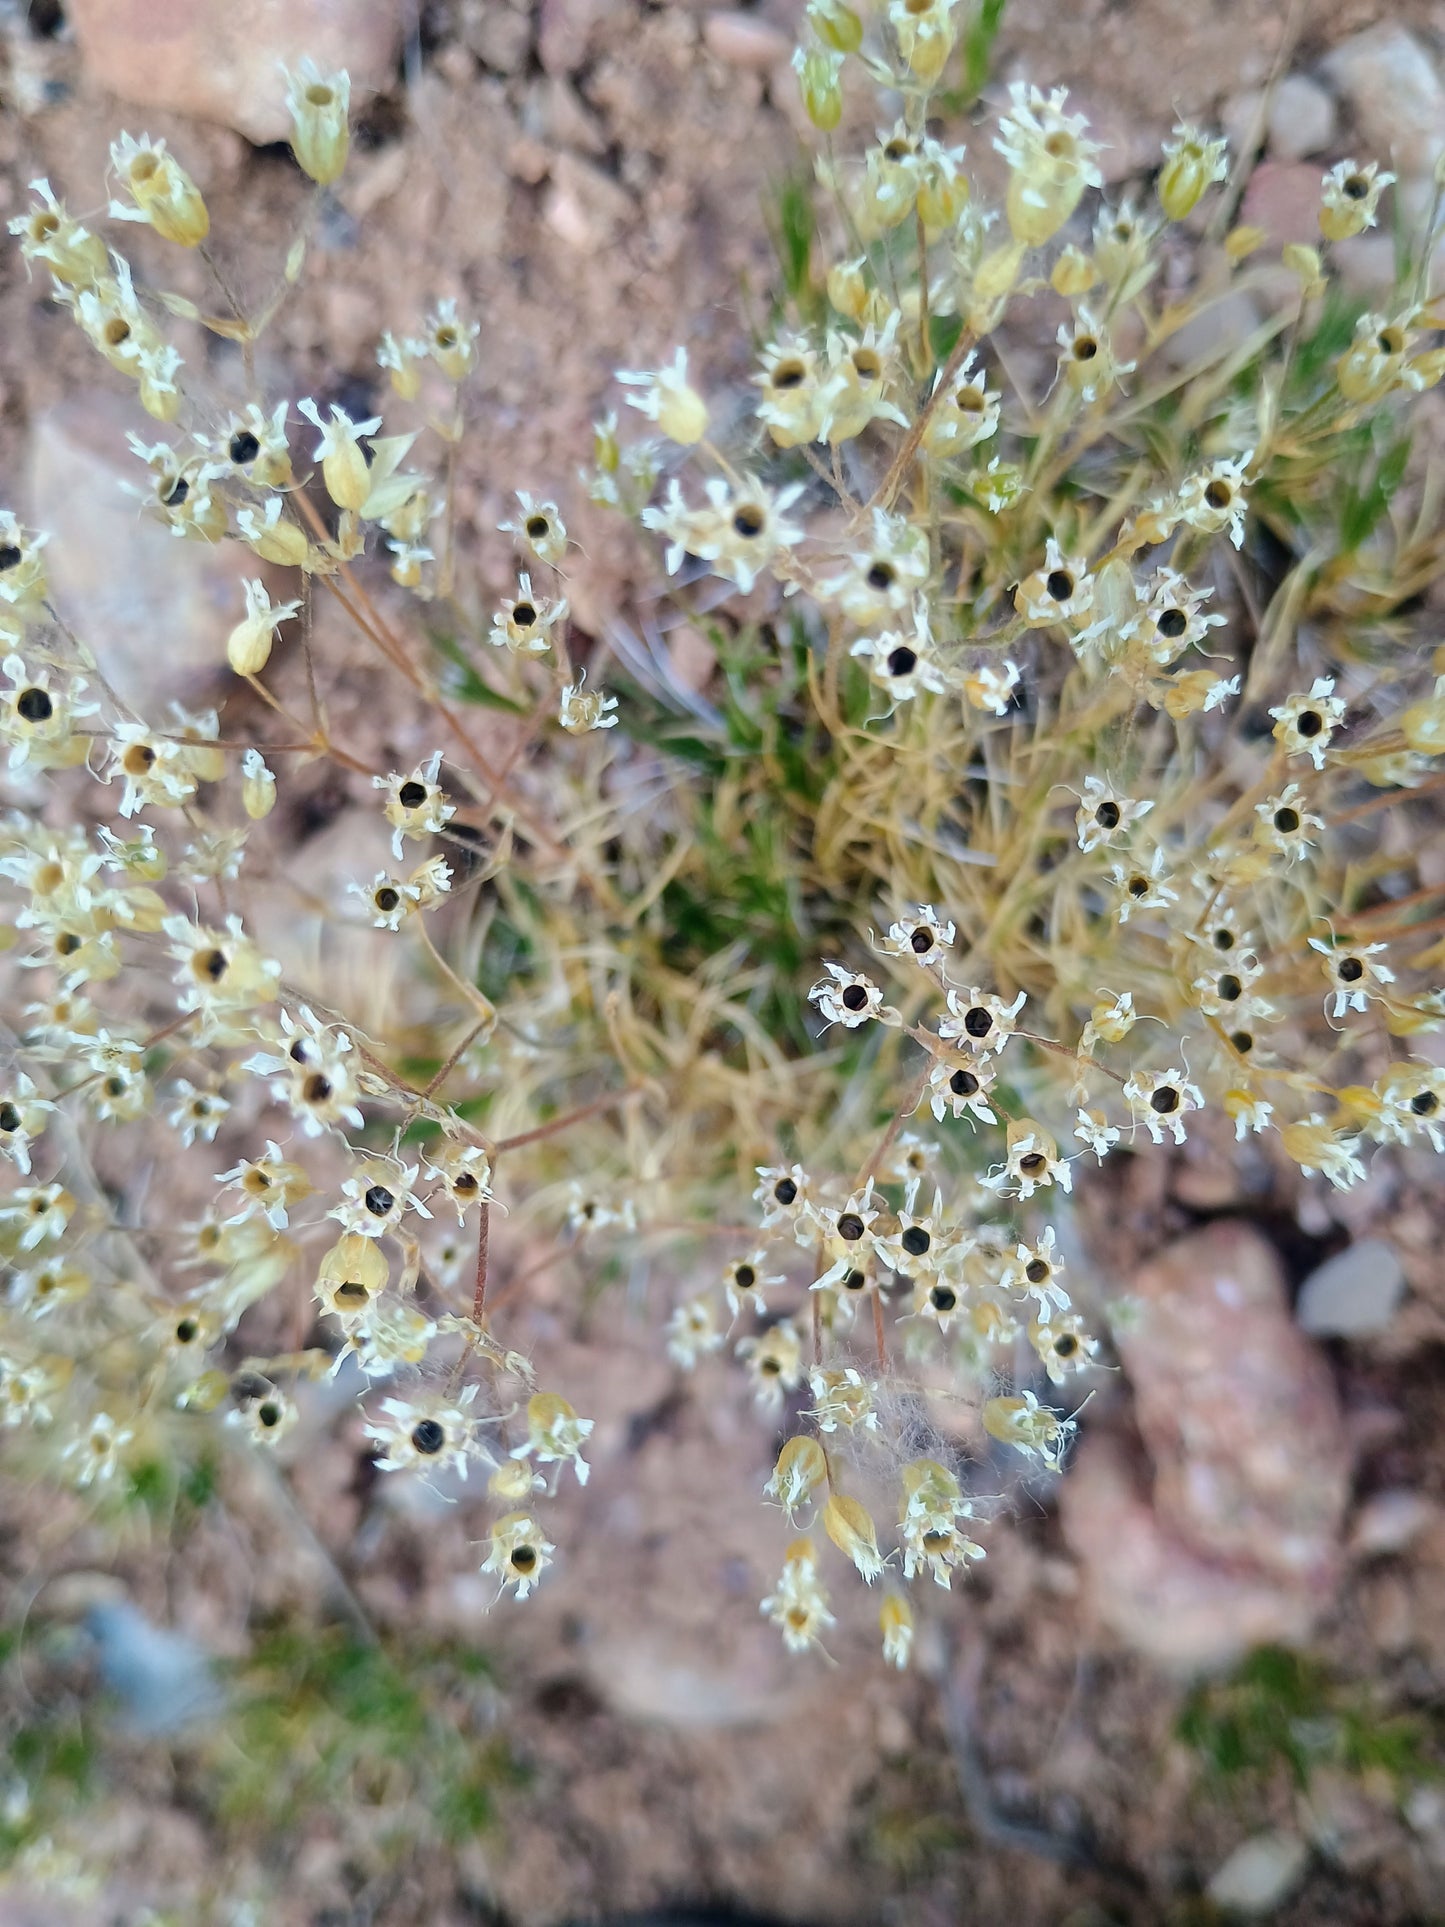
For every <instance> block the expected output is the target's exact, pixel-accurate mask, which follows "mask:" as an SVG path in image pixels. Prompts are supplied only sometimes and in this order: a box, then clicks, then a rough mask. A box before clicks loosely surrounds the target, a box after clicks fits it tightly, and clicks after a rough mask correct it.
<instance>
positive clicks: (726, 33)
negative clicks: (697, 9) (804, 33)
mask: <svg viewBox="0 0 1445 1927" xmlns="http://www.w3.org/2000/svg"><path fill="white" fill-rule="evenodd" d="M702 38H703V44H704V46H705V47H706V48H707V50H708V52H709V53H710V54H711V55H712V57H713V58H714V60H720V61H721V62H722V63H723V65H724V66H725V67H741V68H743V69H744V70H746V71H748V72H750V73H755V74H766V73H771V72H772V70H773V68H774V67H779V66H781V65H782V64H783V62H784V61H786V60H788V59H789V58H790V57H791V55H792V51H793V43H792V41H791V40H789V38H788V36H787V35H786V34H785V33H783V32H781V31H780V29H778V28H777V27H774V26H771V25H769V23H768V22H767V21H766V20H760V19H759V18H758V16H757V15H756V14H755V13H734V12H731V11H728V12H721V13H710V14H708V16H707V17H706V19H705V20H704V21H703V23H702Z"/></svg>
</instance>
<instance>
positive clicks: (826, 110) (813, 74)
mask: <svg viewBox="0 0 1445 1927" xmlns="http://www.w3.org/2000/svg"><path fill="white" fill-rule="evenodd" d="M793 71H794V72H795V73H796V74H797V76H798V88H799V91H800V92H801V94H802V96H803V111H804V112H805V113H806V114H807V116H808V119H809V120H810V121H812V123H813V125H814V126H815V127H816V128H817V129H818V130H819V132H820V133H823V134H831V133H832V131H833V129H834V128H835V127H836V126H837V125H838V123H839V121H840V120H842V118H843V90H842V88H841V87H840V86H839V84H838V76H839V75H840V74H841V73H842V71H843V56H842V54H835V53H831V52H830V51H829V50H828V49H827V48H826V47H810V48H807V49H806V50H805V49H804V48H802V47H799V48H798V50H797V52H796V53H795V54H794V55H793Z"/></svg>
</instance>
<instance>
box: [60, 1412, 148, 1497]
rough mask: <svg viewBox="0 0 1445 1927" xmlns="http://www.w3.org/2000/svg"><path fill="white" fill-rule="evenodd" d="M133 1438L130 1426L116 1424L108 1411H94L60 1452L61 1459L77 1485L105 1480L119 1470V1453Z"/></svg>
mask: <svg viewBox="0 0 1445 1927" xmlns="http://www.w3.org/2000/svg"><path fill="white" fill-rule="evenodd" d="M134 1437H135V1432H134V1430H133V1428H131V1427H130V1426H125V1425H120V1424H118V1423H117V1421H116V1420H115V1419H113V1418H112V1417H111V1415H110V1413H109V1412H96V1413H94V1414H93V1415H92V1417H91V1420H90V1424H89V1425H88V1426H87V1428H86V1430H85V1431H84V1433H82V1435H81V1436H80V1437H79V1438H75V1439H72V1440H71V1442H70V1444H69V1445H67V1446H66V1448H65V1450H64V1452H62V1453H61V1462H62V1464H64V1465H65V1466H66V1467H67V1468H68V1469H69V1471H70V1472H71V1474H72V1476H73V1477H74V1479H75V1483H76V1484H77V1485H79V1486H89V1485H94V1484H95V1482H96V1480H97V1479H99V1480H100V1481H101V1482H102V1483H104V1482H106V1481H108V1480H110V1479H113V1478H114V1477H115V1475H116V1473H117V1472H118V1471H119V1470H120V1463H121V1454H122V1453H123V1452H124V1450H125V1448H126V1446H128V1445H129V1444H130V1442H131V1440H132V1439H133V1438H134Z"/></svg>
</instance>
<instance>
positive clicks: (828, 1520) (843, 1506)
mask: <svg viewBox="0 0 1445 1927" xmlns="http://www.w3.org/2000/svg"><path fill="white" fill-rule="evenodd" d="M823 1530H824V1532H826V1533H827V1535H828V1537H829V1538H830V1539H831V1540H832V1541H833V1544H834V1545H835V1546H836V1547H837V1548H838V1550H839V1552H842V1553H846V1554H847V1556H848V1557H849V1558H850V1559H851V1560H852V1561H853V1564H854V1565H855V1566H856V1567H857V1568H858V1570H859V1572H860V1573H861V1574H862V1575H863V1577H864V1578H865V1579H866V1580H867V1582H868V1584H869V1585H870V1586H871V1585H872V1584H873V1581H874V1580H875V1579H876V1578H877V1577H878V1575H879V1573H880V1572H882V1570H883V1568H884V1565H885V1564H886V1563H887V1562H886V1561H885V1560H884V1559H883V1558H882V1556H881V1555H880V1553H879V1551H878V1534H877V1531H876V1530H875V1528H874V1525H873V1521H872V1520H871V1519H870V1518H869V1516H868V1512H867V1509H866V1507H864V1506H861V1505H860V1504H859V1503H858V1501H857V1500H856V1499H847V1498H844V1497H843V1495H842V1494H841V1493H838V1492H835V1493H834V1494H833V1496H832V1498H831V1499H829V1501H828V1503H827V1505H825V1506H824V1508H823Z"/></svg>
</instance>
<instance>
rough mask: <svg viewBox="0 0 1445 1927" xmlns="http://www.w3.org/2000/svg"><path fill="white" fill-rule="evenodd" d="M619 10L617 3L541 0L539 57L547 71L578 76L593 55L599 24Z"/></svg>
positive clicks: (591, 0)
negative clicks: (594, 40)
mask: <svg viewBox="0 0 1445 1927" xmlns="http://www.w3.org/2000/svg"><path fill="white" fill-rule="evenodd" d="M617 11H618V0H541V5H540V7H539V8H538V12H537V58H538V59H539V60H540V61H541V63H542V67H543V70H544V72H546V73H549V74H575V73H576V72H577V69H578V68H579V67H584V66H585V65H586V64H587V62H588V60H589V59H590V58H591V55H592V52H593V39H594V36H595V34H596V31H597V28H598V26H599V25H600V23H601V22H602V21H603V20H605V19H606V17H607V16H608V15H609V14H612V13H616V12H617Z"/></svg>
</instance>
